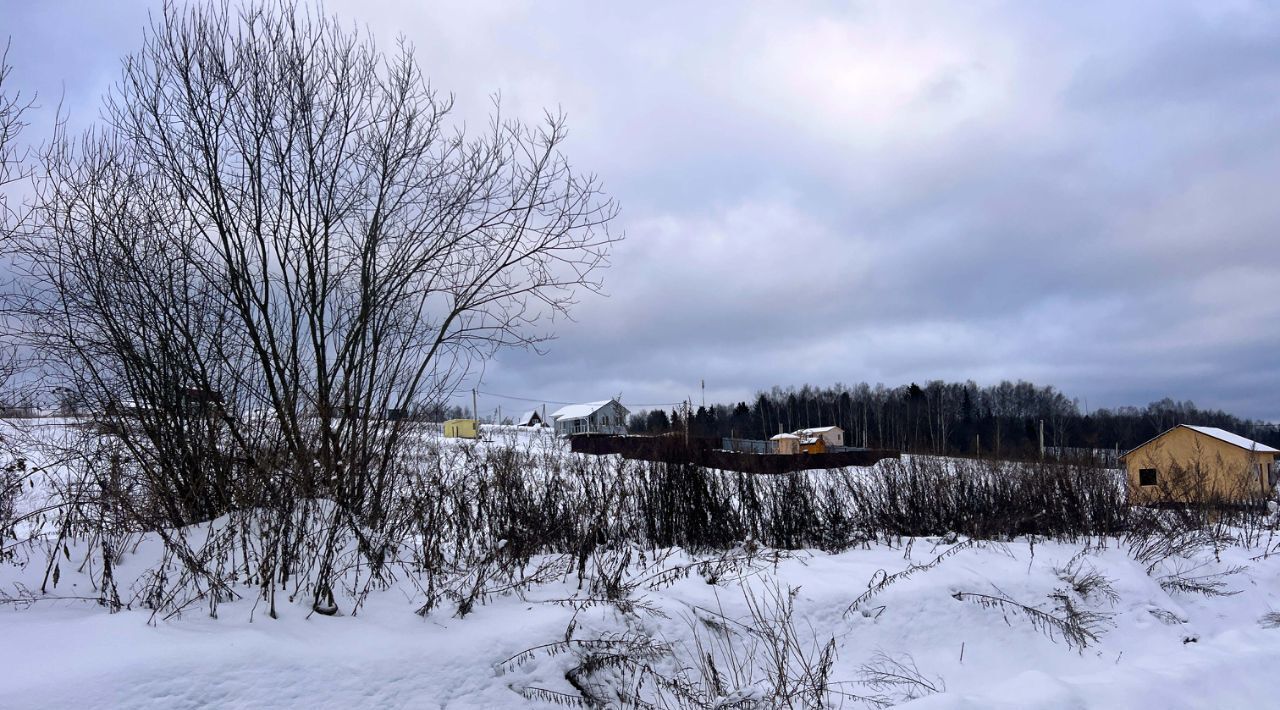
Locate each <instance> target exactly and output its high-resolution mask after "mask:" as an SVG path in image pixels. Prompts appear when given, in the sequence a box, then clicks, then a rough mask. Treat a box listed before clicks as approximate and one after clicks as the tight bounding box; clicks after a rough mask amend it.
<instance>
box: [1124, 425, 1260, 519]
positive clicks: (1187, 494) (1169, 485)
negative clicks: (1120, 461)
mask: <svg viewBox="0 0 1280 710" xmlns="http://www.w3.org/2000/svg"><path fill="white" fill-rule="evenodd" d="M1274 460H1275V454H1272V453H1257V452H1251V451H1246V450H1245V449H1242V448H1240V447H1238V446H1234V445H1232V444H1228V443H1227V442H1225V441H1222V440H1221V439H1216V438H1214V437H1212V436H1209V435H1207V434H1202V433H1200V432H1197V431H1195V430H1193V429H1187V428H1186V427H1174V428H1173V429H1170V430H1169V431H1167V432H1165V433H1163V434H1161V435H1160V436H1158V437H1156V438H1155V439H1152V440H1151V441H1149V442H1147V443H1145V444H1143V445H1142V446H1140V447H1138V448H1136V449H1134V450H1133V451H1130V452H1129V453H1128V454H1126V455H1125V457H1124V466H1125V471H1126V473H1127V474H1128V482H1129V500H1130V502H1133V503H1155V502H1168V501H1173V502H1184V503H1185V502H1191V501H1195V500H1206V499H1208V500H1213V499H1218V500H1229V501H1240V500H1246V499H1249V498H1254V497H1258V496H1262V495H1264V494H1266V493H1268V492H1269V491H1270V487H1269V486H1268V485H1267V474H1268V471H1269V469H1270V467H1271V464H1272V462H1273V461H1274ZM1259 464H1261V465H1262V470H1261V471H1259V469H1258V465H1259ZM1144 468H1145V469H1151V468H1154V469H1155V470H1156V485H1155V486H1143V485H1140V484H1139V476H1140V471H1141V470H1142V469H1144Z"/></svg>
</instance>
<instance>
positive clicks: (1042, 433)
mask: <svg viewBox="0 0 1280 710" xmlns="http://www.w3.org/2000/svg"><path fill="white" fill-rule="evenodd" d="M1040 460H1042V461H1043V460H1044V420H1043V419H1041V420H1040Z"/></svg>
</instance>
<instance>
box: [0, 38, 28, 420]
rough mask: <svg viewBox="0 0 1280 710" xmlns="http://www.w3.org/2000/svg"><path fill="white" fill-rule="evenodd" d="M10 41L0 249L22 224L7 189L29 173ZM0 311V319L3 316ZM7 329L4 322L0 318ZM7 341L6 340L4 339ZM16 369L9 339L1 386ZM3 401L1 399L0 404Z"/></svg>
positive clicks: (2, 90)
mask: <svg viewBox="0 0 1280 710" xmlns="http://www.w3.org/2000/svg"><path fill="white" fill-rule="evenodd" d="M9 47H10V43H9V42H8V41H6V42H5V45H4V49H3V50H2V51H0V249H5V248H6V245H7V244H9V243H11V241H12V235H13V234H14V233H16V232H17V231H18V230H19V229H20V228H21V225H22V224H23V213H22V211H21V210H20V209H19V208H18V207H15V206H14V205H13V204H12V199H11V195H10V191H11V190H12V189H13V187H14V185H15V184H17V183H20V182H21V181H23V180H24V179H25V178H27V177H28V176H29V175H30V171H29V170H28V168H27V167H26V151H24V150H20V149H19V148H18V142H17V139H18V135H19V134H20V133H21V132H22V129H23V128H25V127H26V125H27V124H26V120H25V114H26V112H27V110H28V109H30V108H31V100H30V99H27V98H24V97H23V96H22V94H21V93H20V92H17V91H14V90H13V89H12V84H13V81H12V78H11V74H12V69H13V68H12V67H11V66H10V65H9V61H8V59H9ZM3 315H4V314H3V312H0V318H3ZM0 328H4V329H5V330H6V331H7V323H6V322H5V321H2V320H0ZM6 340H8V339H6ZM16 369H17V357H16V353H15V351H14V348H13V343H12V342H6V343H3V344H0V387H5V386H6V385H8V384H9V383H10V382H11V380H12V377H13V375H14V373H15V371H16ZM3 404H4V403H3V402H0V406H2V405H3Z"/></svg>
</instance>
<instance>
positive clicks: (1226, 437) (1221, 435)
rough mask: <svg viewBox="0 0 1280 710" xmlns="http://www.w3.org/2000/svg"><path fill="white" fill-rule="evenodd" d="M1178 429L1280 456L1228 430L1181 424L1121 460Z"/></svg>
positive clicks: (1148, 441) (1152, 438)
mask: <svg viewBox="0 0 1280 710" xmlns="http://www.w3.org/2000/svg"><path fill="white" fill-rule="evenodd" d="M1177 429H1190V430H1191V431H1194V432H1196V433H1198V434H1204V435H1205V436H1209V437H1212V438H1214V439H1217V440H1219V441H1223V442H1226V443H1228V444H1231V445H1232V446H1238V447H1240V448H1242V449H1244V450H1245V451H1253V452H1256V453H1259V454H1280V450H1276V449H1273V448H1271V447H1270V446H1267V445H1266V444H1259V443H1258V442H1256V441H1254V440H1253V439H1247V438H1245V437H1243V436H1240V435H1239V434H1233V433H1231V432H1229V431H1227V430H1226V429H1219V428H1218V427H1215V426H1193V425H1191V424H1179V425H1177V426H1174V427H1169V428H1168V429H1166V430H1164V431H1162V432H1160V433H1159V434H1156V435H1155V436H1153V437H1151V438H1150V439H1147V440H1146V441H1144V442H1142V443H1141V444H1138V445H1137V446H1135V447H1133V448H1132V449H1129V450H1128V451H1126V452H1124V453H1123V454H1120V460H1122V461H1123V460H1124V459H1125V458H1126V457H1127V456H1128V455H1129V454H1131V453H1133V452H1135V451H1137V450H1138V449H1141V448H1142V447H1144V446H1146V445H1147V444H1150V443H1151V442H1153V441H1155V440H1156V439H1159V438H1160V437H1162V436H1164V435H1165V434H1168V433H1169V432H1171V431H1175V430H1177Z"/></svg>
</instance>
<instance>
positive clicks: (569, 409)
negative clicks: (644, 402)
mask: <svg viewBox="0 0 1280 710" xmlns="http://www.w3.org/2000/svg"><path fill="white" fill-rule="evenodd" d="M612 403H613V400H612V399H606V400H602V401H599V402H586V403H583V404H570V405H568V406H564V407H561V408H559V409H557V410H556V411H554V412H552V413H551V418H552V419H553V420H554V419H580V418H582V417H589V416H591V415H592V414H595V413H596V412H598V411H600V410H601V409H603V408H604V407H605V406H607V405H609V404H612ZM618 406H619V407H622V405H621V404H619V405H618ZM622 409H623V411H626V407H622Z"/></svg>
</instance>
